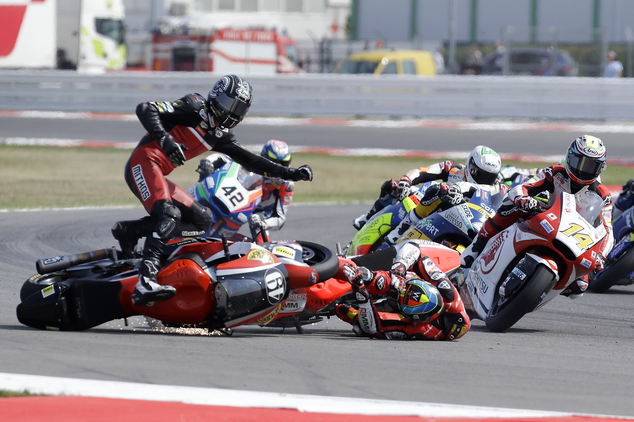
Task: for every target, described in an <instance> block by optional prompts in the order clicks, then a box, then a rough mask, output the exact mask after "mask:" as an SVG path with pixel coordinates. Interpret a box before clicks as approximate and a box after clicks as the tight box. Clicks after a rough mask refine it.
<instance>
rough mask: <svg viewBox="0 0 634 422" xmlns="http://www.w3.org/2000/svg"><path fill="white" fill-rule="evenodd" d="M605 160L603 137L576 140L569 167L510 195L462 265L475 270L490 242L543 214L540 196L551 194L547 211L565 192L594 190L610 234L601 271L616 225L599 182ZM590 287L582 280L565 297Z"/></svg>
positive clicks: (549, 171)
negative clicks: (528, 218) (524, 219)
mask: <svg viewBox="0 0 634 422" xmlns="http://www.w3.org/2000/svg"><path fill="white" fill-rule="evenodd" d="M605 157H606V150H605V146H604V145H603V141H601V139H599V138H596V137H594V136H590V135H583V136H579V137H578V138H576V139H575V140H574V141H572V143H571V144H570V147H569V148H568V152H567V154H566V160H565V165H563V166H562V165H553V166H550V167H546V168H545V169H544V178H543V179H540V180H537V181H535V182H532V183H525V184H522V185H518V186H516V187H514V188H513V189H511V190H510V191H509V192H508V194H507V195H506V196H505V198H504V201H503V202H502V205H501V206H500V208H499V209H498V210H497V213H496V214H495V215H494V216H493V217H491V218H489V219H487V221H486V222H485V223H484V225H483V226H482V228H481V229H480V231H479V232H478V234H477V236H476V237H475V239H474V240H473V242H472V243H471V244H470V245H469V246H468V247H467V248H466V249H465V251H464V252H463V253H462V255H461V256H460V260H461V262H462V265H463V266H465V267H471V265H472V264H473V262H474V261H475V260H476V259H477V257H478V256H479V255H480V253H481V252H482V250H483V249H484V247H485V246H486V244H487V242H488V241H489V239H491V238H492V237H493V236H495V235H496V234H498V233H499V232H501V231H502V230H504V229H505V228H507V227H509V226H510V225H511V224H513V223H515V222H516V221H517V220H518V219H519V218H520V217H523V216H526V215H527V214H532V213H535V212H538V211H540V210H541V207H540V205H539V203H538V201H537V199H535V198H534V196H536V195H538V194H539V193H541V192H543V191H548V192H549V200H548V204H547V206H546V208H550V207H551V206H552V205H553V203H554V201H555V199H557V198H558V197H559V195H560V193H562V192H567V193H572V194H577V193H579V192H583V191H590V192H596V193H597V194H598V195H600V196H601V198H602V199H603V209H602V211H601V212H602V216H603V225H604V226H605V228H606V230H607V233H608V242H607V243H606V246H605V248H604V250H603V251H602V252H601V253H599V254H597V258H596V270H597V271H599V270H600V269H601V268H602V267H603V264H604V260H605V258H604V257H605V256H607V254H608V252H610V250H611V249H612V246H613V244H614V237H613V235H612V226H611V225H610V221H611V220H612V196H611V195H610V191H609V190H608V188H607V187H606V186H604V185H602V184H601V183H600V182H599V181H597V178H598V177H599V174H600V173H601V172H602V171H603V169H605V166H606V164H605ZM587 287H588V282H587V280H584V279H578V280H576V282H573V283H572V284H571V285H570V286H569V287H568V288H567V289H566V290H564V291H563V292H562V294H563V295H564V296H569V297H570V298H573V299H574V298H576V297H579V296H581V295H582V294H583V292H584V291H585V290H586V289H587Z"/></svg>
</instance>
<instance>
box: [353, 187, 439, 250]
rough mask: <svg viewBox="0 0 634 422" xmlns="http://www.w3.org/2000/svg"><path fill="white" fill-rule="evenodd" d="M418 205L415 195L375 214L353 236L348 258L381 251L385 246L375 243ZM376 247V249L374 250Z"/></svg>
mask: <svg viewBox="0 0 634 422" xmlns="http://www.w3.org/2000/svg"><path fill="white" fill-rule="evenodd" d="M428 184H429V182H428V183H425V184H423V186H421V188H420V190H419V191H420V192H424V190H425V189H426V187H427V185H428ZM418 204H419V200H418V197H417V196H416V194H413V195H410V196H408V197H407V198H405V199H404V200H403V201H402V202H399V203H396V204H393V205H388V206H387V207H385V208H383V209H382V210H381V211H379V212H378V213H376V214H375V215H374V216H373V217H372V218H371V219H370V221H368V222H367V223H366V224H365V226H363V227H362V228H361V230H359V231H358V232H357V234H356V235H355V236H354V238H353V239H352V241H351V242H350V246H349V247H348V256H352V255H365V254H367V253H369V252H370V251H372V250H374V249H383V248H385V247H386V245H384V244H381V245H377V243H378V242H379V241H380V240H381V239H382V238H383V236H385V235H386V234H387V233H389V232H390V231H391V230H392V229H393V228H394V227H396V226H398V224H399V223H400V222H401V221H402V220H403V219H404V218H405V216H406V215H407V214H409V212H410V211H411V210H412V209H414V208H415V207H416V205H418ZM375 246H378V248H375Z"/></svg>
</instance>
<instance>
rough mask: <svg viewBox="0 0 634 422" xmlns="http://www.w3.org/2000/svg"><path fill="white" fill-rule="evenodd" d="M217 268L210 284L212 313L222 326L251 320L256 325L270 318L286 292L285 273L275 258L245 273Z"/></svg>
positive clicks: (279, 307)
mask: <svg viewBox="0 0 634 422" xmlns="http://www.w3.org/2000/svg"><path fill="white" fill-rule="evenodd" d="M265 252H266V253H269V252H268V251H265ZM244 259H245V257H243V258H240V260H244ZM246 259H248V258H246ZM232 262H233V261H232ZM223 265H225V264H223ZM220 267H221V266H219V268H218V270H217V274H218V281H217V283H215V287H214V289H215V290H214V295H215V298H216V309H215V310H214V313H215V314H216V315H218V317H219V319H221V320H222V322H223V323H224V326H225V327H226V328H231V327H234V326H236V325H242V324H246V323H249V322H251V321H253V322H256V321H257V322H258V323H260V324H266V323H268V322H270V321H272V320H273V318H274V317H275V315H277V313H278V312H279V311H280V310H281V309H282V307H283V305H284V302H285V300H286V298H287V297H288V295H289V288H288V273H287V272H286V268H285V267H284V265H283V264H282V263H281V262H279V260H278V261H277V262H276V263H273V264H263V265H261V266H259V267H257V268H252V269H250V271H248V272H245V271H241V272H240V271H234V270H221V269H220ZM272 313H274V314H275V315H273V314H272Z"/></svg>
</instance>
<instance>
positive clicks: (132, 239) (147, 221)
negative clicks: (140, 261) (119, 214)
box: [112, 216, 153, 259]
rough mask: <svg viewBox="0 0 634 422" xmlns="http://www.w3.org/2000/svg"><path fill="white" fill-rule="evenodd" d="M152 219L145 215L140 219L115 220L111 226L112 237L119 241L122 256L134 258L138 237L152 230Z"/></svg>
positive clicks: (144, 235)
mask: <svg viewBox="0 0 634 422" xmlns="http://www.w3.org/2000/svg"><path fill="white" fill-rule="evenodd" d="M152 225H153V222H152V219H151V218H150V217H149V216H147V217H143V218H141V219H140V220H129V221H117V222H116V223H115V224H114V226H112V237H114V238H115V239H116V240H118V241H119V246H120V247H121V252H122V255H123V257H124V258H126V259H132V258H135V255H136V253H135V248H136V245H137V243H138V242H139V239H140V238H142V237H146V236H147V235H148V234H150V233H151V231H152Z"/></svg>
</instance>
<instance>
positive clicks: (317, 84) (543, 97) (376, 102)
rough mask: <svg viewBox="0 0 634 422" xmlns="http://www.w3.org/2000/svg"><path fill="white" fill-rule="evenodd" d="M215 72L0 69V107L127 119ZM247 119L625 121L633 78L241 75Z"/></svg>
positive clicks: (203, 88)
mask: <svg viewBox="0 0 634 422" xmlns="http://www.w3.org/2000/svg"><path fill="white" fill-rule="evenodd" d="M219 76H220V75H214V74H210V73H202V72H117V73H107V74H102V75H89V74H79V73H77V72H74V71H0V109H5V110H56V111H86V112H115V113H116V112H126V113H129V112H132V111H133V110H134V109H135V107H136V105H137V104H138V103H140V102H143V101H150V100H154V101H169V100H175V99H177V98H179V97H181V96H182V95H184V94H187V93H190V92H198V93H201V94H203V95H206V94H207V92H208V90H209V88H210V87H211V86H212V85H213V83H214V82H215V81H216V79H217V78H218V77H219ZM246 79H247V80H248V81H249V82H250V83H251V84H252V85H253V89H254V102H253V106H252V107H251V112H250V114H251V115H263V116H340V115H345V116H359V117H370V116H388V117H395V118H405V117H410V118H426V117H434V118H450V117H451V118H456V117H462V118H475V119H487V118H511V119H530V120H540V119H548V120H577V119H580V120H630V119H632V118H634V112H633V107H632V105H633V104H634V80H630V79H602V78H573V77H523V76H511V77H502V76H454V75H442V76H435V77H415V76H391V75H390V76H380V77H379V76H361V75H332V74H299V75H276V76H272V77H262V76H249V77H248V78H246Z"/></svg>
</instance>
